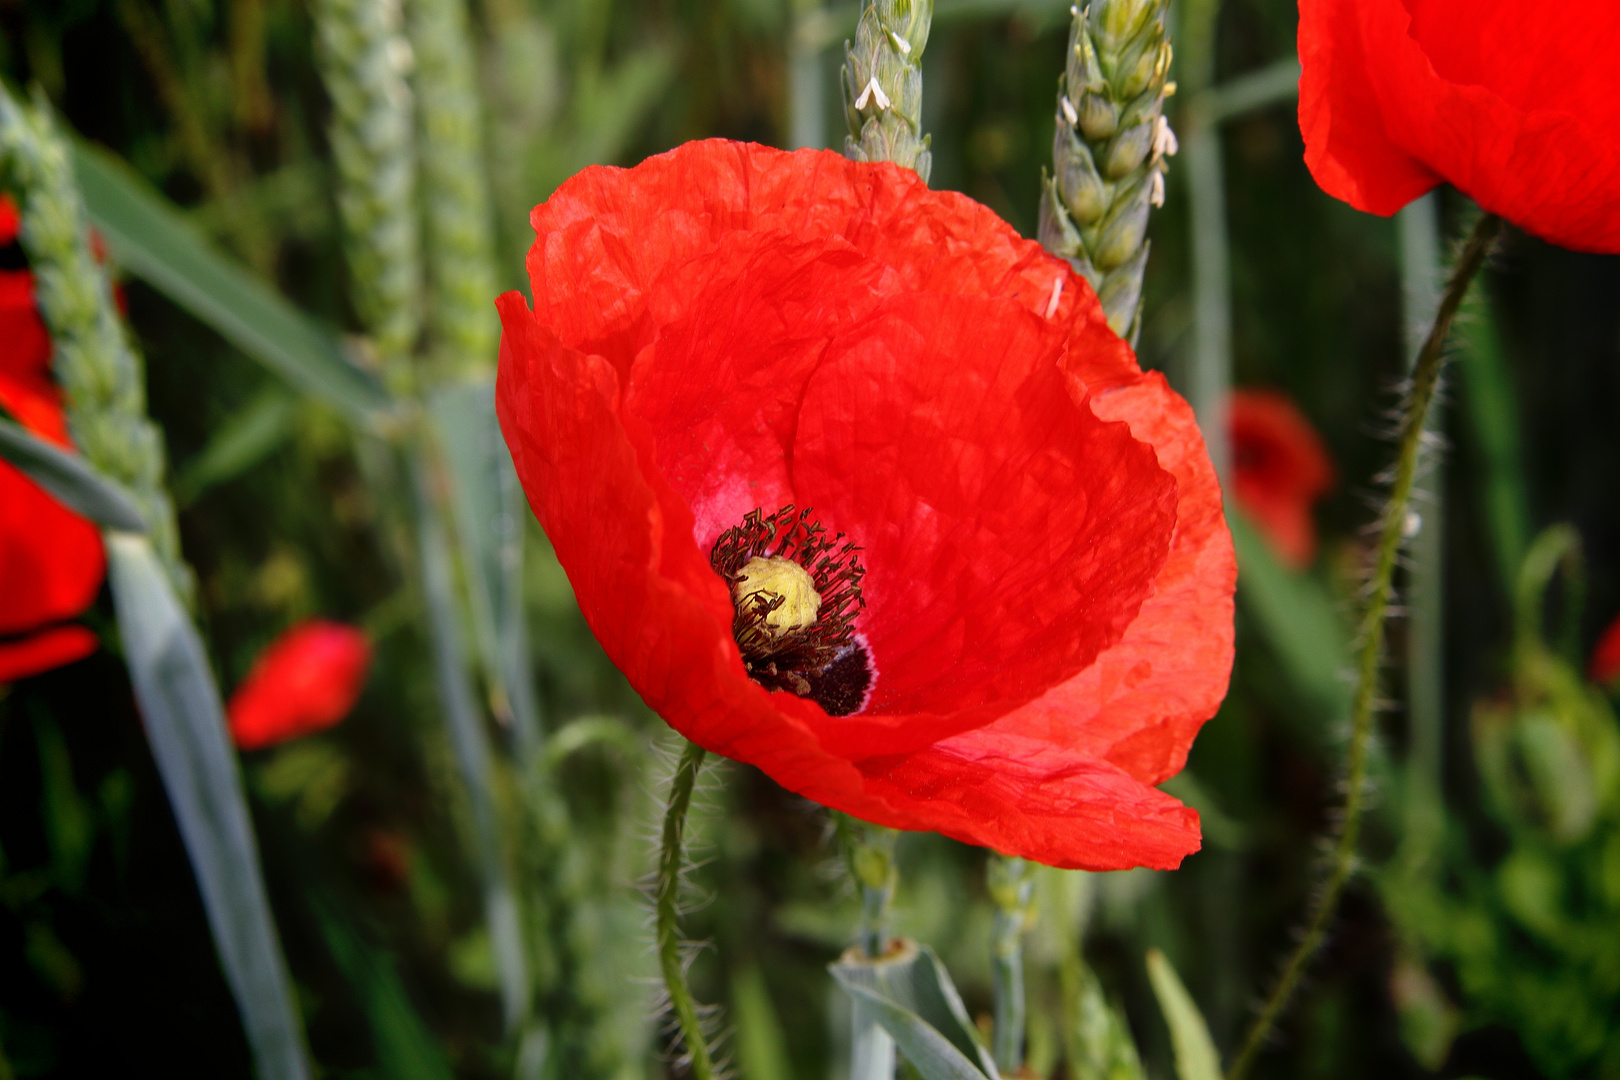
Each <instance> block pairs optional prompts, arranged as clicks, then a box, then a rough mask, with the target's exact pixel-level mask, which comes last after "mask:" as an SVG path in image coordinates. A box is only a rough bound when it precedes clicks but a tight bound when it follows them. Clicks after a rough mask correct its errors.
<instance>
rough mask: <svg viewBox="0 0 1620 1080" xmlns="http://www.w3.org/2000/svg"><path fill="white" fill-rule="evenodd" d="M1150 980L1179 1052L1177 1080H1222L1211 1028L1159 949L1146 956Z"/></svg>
mask: <svg viewBox="0 0 1620 1080" xmlns="http://www.w3.org/2000/svg"><path fill="white" fill-rule="evenodd" d="M1147 969H1148V980H1149V981H1150V982H1152V983H1153V993H1154V996H1155V997H1157V998H1158V999H1159V1008H1160V1009H1161V1010H1163V1012H1164V1021H1165V1023H1166V1024H1168V1025H1170V1043H1171V1045H1172V1046H1173V1047H1174V1048H1175V1052H1176V1076H1177V1077H1178V1078H1179V1080H1221V1058H1220V1054H1218V1053H1217V1052H1216V1050H1215V1040H1214V1039H1212V1038H1210V1037H1209V1025H1207V1024H1205V1023H1204V1014H1203V1013H1201V1012H1199V1011H1198V1006H1197V1004H1195V1003H1194V1002H1193V999H1192V995H1191V994H1189V993H1187V988H1186V987H1185V986H1183V985H1182V983H1181V976H1179V975H1177V974H1176V969H1175V968H1173V967H1171V966H1170V961H1168V960H1166V959H1165V958H1164V953H1162V952H1160V951H1159V950H1158V949H1149V950H1148V954H1147Z"/></svg>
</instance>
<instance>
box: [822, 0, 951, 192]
mask: <svg viewBox="0 0 1620 1080" xmlns="http://www.w3.org/2000/svg"><path fill="white" fill-rule="evenodd" d="M933 18H934V0H878V2H876V3H871V4H868V5H866V10H865V11H863V12H862V13H861V21H860V24H859V25H858V26H856V28H855V41H854V42H853V43H850V42H848V41H846V42H844V77H843V86H844V116H845V119H846V120H847V121H848V123H849V135H848V136H846V137H845V139H844V156H845V157H848V158H850V159H851V160H853V161H892V162H894V163H895V164H897V165H904V166H905V167H906V168H908V169H913V170H915V171H916V173H917V175H918V176H920V177H922V179H923V183H927V182H928V171H929V166H930V165H931V164H932V163H933V156H932V155H931V154H929V152H928V143H929V139H928V136H927V135H924V134H923V133H922V70H921V68H920V67H919V63H920V61H921V60H922V54H923V49H924V48H926V47H927V45H928V27H929V24H930V23H931V22H932V21H933Z"/></svg>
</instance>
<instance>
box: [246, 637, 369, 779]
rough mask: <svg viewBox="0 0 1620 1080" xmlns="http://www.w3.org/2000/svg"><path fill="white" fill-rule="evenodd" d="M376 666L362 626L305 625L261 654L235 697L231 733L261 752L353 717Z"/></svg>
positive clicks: (248, 747)
mask: <svg viewBox="0 0 1620 1080" xmlns="http://www.w3.org/2000/svg"><path fill="white" fill-rule="evenodd" d="M370 669H371V643H370V642H369V641H367V640H366V635H365V634H363V633H361V632H360V631H359V630H356V629H355V628H354V627H352V626H344V625H343V624H342V623H335V622H325V621H322V620H310V621H308V622H302V623H299V624H298V625H297V626H295V627H293V628H292V629H291V630H288V631H287V632H286V633H284V634H282V635H281V636H280V637H279V638H277V639H276V640H275V641H273V642H272V643H271V644H270V647H269V648H267V649H265V650H264V652H262V653H260V654H259V658H258V659H257V660H255V661H254V663H253V669H252V670H251V671H249V672H248V675H247V678H245V679H243V680H242V682H241V684H240V685H239V686H237V688H236V693H234V694H232V695H231V700H230V704H229V705H228V706H227V707H226V710H225V711H226V713H227V715H228V716H229V717H230V722H231V737H232V738H234V739H235V740H236V745H237V746H238V747H239V748H240V749H243V750H258V749H261V748H263V747H266V746H274V745H275V744H276V743H280V742H285V741H286V740H288V739H296V738H299V737H300V736H303V735H311V734H314V733H315V732H317V731H324V730H326V729H327V728H329V727H331V726H332V725H333V724H336V723H337V722H338V721H339V720H342V719H343V718H344V717H345V716H348V715H349V712H350V710H352V709H353V708H354V703H355V702H356V701H357V700H359V698H360V691H361V690H362V689H363V688H364V687H365V685H366V673H367V672H368V671H369V670H370Z"/></svg>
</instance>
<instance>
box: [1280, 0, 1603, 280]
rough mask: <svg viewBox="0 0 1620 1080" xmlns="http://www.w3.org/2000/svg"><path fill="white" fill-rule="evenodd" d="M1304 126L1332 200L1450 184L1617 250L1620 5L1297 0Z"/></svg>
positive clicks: (1562, 237)
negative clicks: (1545, 5)
mask: <svg viewBox="0 0 1620 1080" xmlns="http://www.w3.org/2000/svg"><path fill="white" fill-rule="evenodd" d="M1299 14H1300V18H1299V57H1300V62H1301V64H1302V65H1303V69H1304V70H1303V72H1302V74H1301V77H1300V83H1299V125H1300V128H1301V130H1302V131H1303V132H1304V135H1305V161H1306V164H1308V165H1309V166H1310V169H1311V174H1312V175H1313V176H1315V177H1316V181H1317V183H1318V184H1320V185H1321V186H1322V189H1323V190H1324V191H1326V192H1327V193H1328V194H1330V195H1333V196H1335V197H1336V198H1340V199H1343V200H1344V201H1346V202H1348V203H1349V204H1350V205H1352V206H1354V207H1357V208H1358V209H1361V210H1368V211H1371V212H1373V213H1375V214H1392V213H1394V212H1395V211H1396V210H1399V209H1400V208H1401V207H1402V206H1404V205H1406V204H1407V203H1409V202H1411V201H1412V200H1413V199H1415V198H1417V197H1418V196H1419V195H1422V194H1423V193H1424V192H1426V191H1428V190H1430V189H1431V188H1433V187H1435V186H1436V185H1438V184H1440V183H1442V182H1445V181H1449V182H1450V183H1452V184H1454V185H1456V186H1457V187H1458V188H1459V189H1461V190H1462V191H1463V192H1465V193H1466V194H1467V195H1469V196H1470V197H1471V198H1473V199H1474V201H1476V202H1477V203H1479V204H1480V206H1482V207H1484V208H1485V209H1486V210H1489V211H1492V212H1493V213H1497V214H1500V215H1502V216H1503V217H1505V218H1507V219H1508V220H1509V221H1512V222H1514V223H1515V224H1517V225H1519V226H1521V227H1523V228H1524V229H1526V230H1528V231H1529V232H1532V233H1535V234H1536V235H1538V236H1541V237H1543V238H1545V239H1547V240H1551V241H1552V242H1553V243H1555V244H1561V245H1563V246H1564V247H1568V248H1574V249H1576V250H1578V251H1607V252H1613V251H1620V65H1617V64H1616V63H1615V55H1614V54H1615V43H1616V42H1617V41H1620V5H1617V4H1614V3H1611V2H1607V0H1574V2H1573V3H1565V4H1559V5H1556V7H1550V8H1547V9H1545V10H1542V9H1539V8H1537V7H1535V6H1534V5H1531V6H1526V5H1524V4H1522V3H1509V2H1507V0H1300V5H1299Z"/></svg>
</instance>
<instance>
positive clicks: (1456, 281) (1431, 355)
mask: <svg viewBox="0 0 1620 1080" xmlns="http://www.w3.org/2000/svg"><path fill="white" fill-rule="evenodd" d="M1501 228H1502V219H1501V218H1500V217H1498V216H1496V215H1495V214H1484V215H1482V216H1481V217H1480V219H1479V220H1478V221H1477V222H1476V223H1475V224H1474V228H1473V230H1472V231H1471V232H1470V233H1469V234H1468V239H1467V240H1466V241H1465V242H1464V244H1463V248H1462V252H1461V254H1460V255H1459V256H1458V258H1457V264H1456V266H1455V267H1453V268H1452V271H1451V279H1450V280H1449V281H1448V282H1447V283H1446V291H1445V294H1444V295H1443V296H1442V297H1441V299H1440V310H1439V311H1438V312H1436V314H1435V318H1434V325H1433V327H1431V328H1430V330H1429V336H1428V337H1427V338H1426V339H1425V340H1424V342H1423V348H1422V350H1421V351H1420V352H1419V353H1418V358H1417V363H1416V365H1414V366H1413V368H1412V386H1411V389H1410V391H1409V392H1408V394H1407V397H1406V403H1405V408H1404V410H1403V414H1402V416H1401V427H1400V436H1399V438H1400V445H1399V449H1398V453H1397V456H1396V459H1395V479H1394V483H1393V485H1392V487H1391V489H1390V493H1389V501H1388V502H1387V503H1386V504H1385V506H1384V513H1383V520H1382V524H1381V526H1380V528H1379V534H1378V553H1377V562H1376V563H1375V564H1374V567H1373V577H1372V588H1371V590H1370V592H1369V596H1368V599H1367V608H1366V612H1365V613H1364V614H1363V616H1362V622H1361V633H1360V641H1361V649H1360V653H1359V655H1358V656H1357V664H1356V691H1355V699H1354V711H1353V712H1352V714H1351V725H1350V751H1349V758H1348V762H1347V771H1348V788H1347V791H1346V794H1345V804H1344V815H1343V819H1342V821H1341V824H1340V827H1339V834H1338V836H1337V838H1336V840H1335V842H1334V845H1333V849H1332V852H1331V855H1330V857H1329V861H1328V872H1327V879H1326V881H1325V882H1323V886H1322V889H1321V890H1320V891H1319V892H1318V893H1317V895H1316V900H1315V902H1314V904H1313V905H1312V907H1311V910H1310V915H1309V917H1308V918H1307V919H1306V923H1305V931H1304V933H1303V934H1302V935H1301V937H1300V940H1299V944H1298V945H1297V946H1295V947H1294V951H1293V952H1292V953H1291V954H1290V955H1289V957H1288V961H1287V963H1286V964H1285V965H1284V966H1283V970H1282V975H1281V976H1280V977H1279V978H1278V980H1277V984H1276V986H1275V987H1273V989H1272V991H1271V994H1270V995H1269V996H1268V997H1267V998H1266V1001H1265V1004H1264V1005H1263V1006H1262V1007H1261V1009H1260V1012H1259V1014H1258V1015H1257V1016H1256V1017H1255V1019H1254V1023H1253V1024H1251V1025H1250V1027H1249V1030H1248V1032H1247V1034H1246V1035H1245V1036H1244V1038H1243V1045H1242V1048H1241V1049H1240V1050H1239V1051H1238V1054H1237V1057H1236V1058H1235V1059H1234V1060H1233V1062H1232V1067H1231V1068H1230V1069H1228V1070H1227V1073H1226V1080H1241V1078H1242V1077H1243V1076H1244V1075H1245V1074H1247V1072H1248V1070H1249V1067H1250V1066H1251V1065H1253V1064H1254V1059H1255V1057H1256V1056H1257V1055H1258V1054H1259V1052H1260V1048H1261V1047H1262V1046H1263V1045H1264V1044H1265V1040H1266V1038H1267V1036H1269V1035H1270V1034H1271V1030H1272V1028H1273V1027H1275V1026H1276V1023H1277V1020H1278V1018H1279V1017H1280V1016H1281V1015H1282V1012H1283V1010H1284V1009H1286V1008H1287V1007H1288V1004H1289V1001H1290V1000H1291V999H1292V998H1293V996H1294V991H1295V990H1296V989H1298V987H1299V981H1300V979H1301V977H1303V975H1304V974H1305V970H1306V968H1307V967H1309V965H1310V962H1311V960H1312V959H1313V958H1314V957H1315V956H1316V952H1317V950H1318V949H1320V948H1321V947H1322V942H1323V940H1324V939H1325V938H1326V936H1327V927H1328V923H1329V921H1330V920H1331V919H1332V917H1333V913H1334V911H1335V909H1336V908H1337V907H1338V903H1339V898H1340V897H1341V896H1342V895H1343V893H1344V888H1345V886H1346V885H1347V884H1349V881H1350V878H1351V875H1352V874H1354V873H1355V866H1356V843H1357V840H1358V838H1359V836H1360V827H1361V814H1362V810H1363V809H1364V808H1365V804H1366V792H1365V786H1366V778H1367V756H1368V750H1369V744H1370V742H1371V739H1372V726H1373V716H1374V712H1375V709H1374V705H1375V701H1376V697H1377V689H1378V668H1379V664H1380V663H1381V662H1382V660H1383V651H1384V629H1385V624H1386V623H1387V621H1388V618H1389V608H1390V600H1391V596H1392V594H1393V592H1394V579H1395V565H1396V562H1397V560H1398V558H1399V556H1400V550H1401V544H1402V542H1403V540H1405V538H1406V532H1407V527H1406V516H1407V505H1408V503H1409V502H1410V501H1411V498H1412V487H1413V484H1414V483H1415V481H1416V479H1417V471H1418V462H1419V458H1420V456H1421V452H1422V448H1423V430H1424V423H1425V421H1426V420H1427V419H1428V414H1429V406H1430V405H1431V404H1432V403H1433V402H1434V396H1435V390H1436V389H1437V387H1438V386H1439V382H1440V371H1441V368H1442V367H1443V366H1444V365H1445V351H1444V349H1445V343H1446V336H1447V334H1448V332H1449V331H1450V329H1451V321H1452V318H1453V317H1454V316H1455V315H1456V314H1457V308H1458V306H1459V305H1461V304H1462V301H1463V297H1464V296H1465V295H1466V294H1467V292H1468V285H1469V283H1470V282H1471V281H1472V280H1473V278H1474V275H1475V274H1476V273H1477V272H1478V271H1479V268H1480V267H1481V266H1482V265H1483V264H1484V262H1485V257H1486V255H1487V254H1488V253H1489V252H1490V249H1491V244H1492V243H1493V242H1494V241H1495V240H1496V236H1497V233H1498V232H1500V231H1501Z"/></svg>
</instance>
